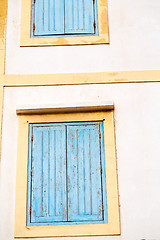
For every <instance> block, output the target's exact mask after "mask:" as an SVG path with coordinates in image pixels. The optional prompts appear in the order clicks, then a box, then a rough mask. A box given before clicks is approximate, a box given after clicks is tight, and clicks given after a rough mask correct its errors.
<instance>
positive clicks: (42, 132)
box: [31, 126, 67, 222]
mask: <svg viewBox="0 0 160 240" xmlns="http://www.w3.org/2000/svg"><path fill="white" fill-rule="evenodd" d="M65 132H66V131H65V126H52V127H47V126H46V127H33V143H32V182H31V192H32V194H31V196H32V199H31V202H32V206H31V222H53V221H65V220H67V199H66V137H65Z"/></svg>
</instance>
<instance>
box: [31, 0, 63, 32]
mask: <svg viewBox="0 0 160 240" xmlns="http://www.w3.org/2000/svg"><path fill="white" fill-rule="evenodd" d="M33 2H35V3H33V4H34V14H33V16H34V17H33V18H34V19H33V35H34V36H38V35H39V36H45V35H46V36H47V35H51V34H63V33H64V0H33Z"/></svg>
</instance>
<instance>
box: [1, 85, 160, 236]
mask: <svg viewBox="0 0 160 240" xmlns="http://www.w3.org/2000/svg"><path fill="white" fill-rule="evenodd" d="M159 92H160V83H146V84H143V83H138V84H132V83H128V84H104V85H83V86H82V85H81V86H53V87H17V88H16V87H15V88H12V87H8V88H5V89H4V112H3V130H2V161H1V173H0V182H1V185H0V198H1V204H0V240H13V239H14V210H15V180H16V158H17V130H18V117H17V116H16V109H17V108H19V107H21V106H26V105H27V106H30V107H33V106H36V105H38V106H40V105H43V106H44V105H45V106H51V105H52V104H60V105H61V106H63V105H67V104H71V105H74V103H76V102H78V103H88V102H90V103H91V102H92V103H94V102H97V103H98V102H104V101H108V100H109V101H113V102H114V104H115V128H116V143H117V145H116V148H117V165H118V181H119V195H120V213H121V232H122V234H121V236H117V237H107V236H106V237H97V238H94V237H89V238H86V239H87V240H88V239H89V240H91V239H93V240H94V239H96V240H97V239H98V240H104V239H105V240H141V239H146V240H153V239H154V240H159V239H160V221H159V212H160V204H159V203H160V192H159V186H160V174H159V173H160V161H159V142H160V141H159V138H160V111H159V109H160V94H159ZM51 239H54V238H51ZM60 239H66V238H60ZM67 239H72V240H74V239H77V240H80V239H82V238H67Z"/></svg>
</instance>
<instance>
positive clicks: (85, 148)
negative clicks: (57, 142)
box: [67, 124, 103, 221]
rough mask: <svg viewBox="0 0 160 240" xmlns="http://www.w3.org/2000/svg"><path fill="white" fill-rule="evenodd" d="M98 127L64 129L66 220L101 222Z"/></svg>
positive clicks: (85, 126) (79, 126)
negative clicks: (66, 179) (66, 190)
mask: <svg viewBox="0 0 160 240" xmlns="http://www.w3.org/2000/svg"><path fill="white" fill-rule="evenodd" d="M100 152H101V146H100V140H99V124H95V125H81V124H79V125H76V126H68V127H67V171H68V175H67V178H68V219H69V221H95V220H103V214H102V181H101V160H100V155H101V153H100Z"/></svg>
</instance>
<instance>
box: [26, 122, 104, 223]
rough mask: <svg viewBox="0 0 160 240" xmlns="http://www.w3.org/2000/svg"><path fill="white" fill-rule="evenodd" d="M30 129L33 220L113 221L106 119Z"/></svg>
mask: <svg viewBox="0 0 160 240" xmlns="http://www.w3.org/2000/svg"><path fill="white" fill-rule="evenodd" d="M29 131H30V134H29V164H28V202H27V204H28V215H27V225H28V226H34V225H35V226H38V225H40V226H43V225H44V226H45V225H63V224H89V223H92V224H96V223H99V224H100V223H103V224H104V223H107V203H106V185H105V182H106V180H105V174H104V173H105V171H104V168H105V167H104V149H103V148H104V144H103V122H73V123H47V124H41V123H39V124H30V130H29Z"/></svg>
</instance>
